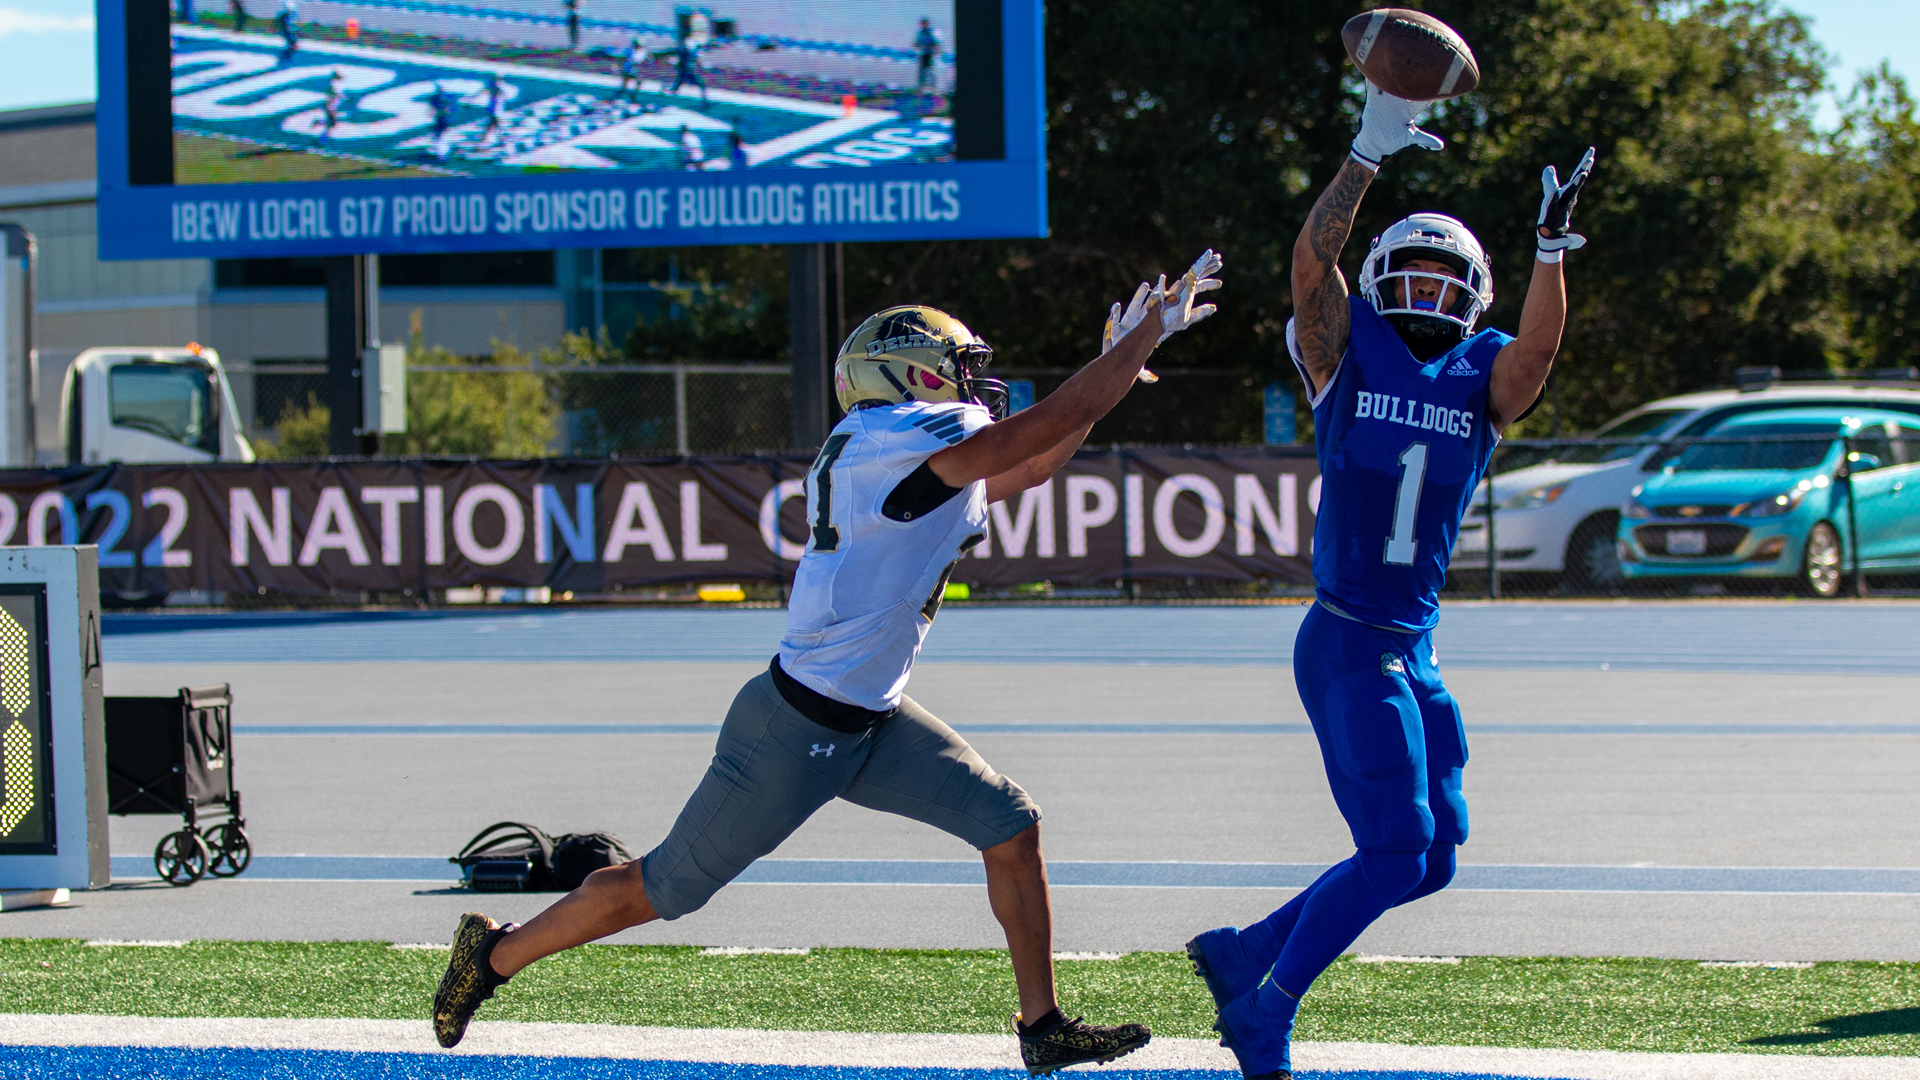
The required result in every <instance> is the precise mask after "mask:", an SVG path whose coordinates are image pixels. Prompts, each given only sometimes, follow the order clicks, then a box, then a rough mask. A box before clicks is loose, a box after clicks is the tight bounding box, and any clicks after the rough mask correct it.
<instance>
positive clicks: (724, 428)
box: [228, 360, 1261, 457]
mask: <svg viewBox="0 0 1920 1080" xmlns="http://www.w3.org/2000/svg"><path fill="white" fill-rule="evenodd" d="M228 371H229V374H230V375H231V376H232V377H233V383H234V389H235V397H236V399H237V405H238V407H239V409H240V414H241V416H242V417H243V418H244V419H245V423H244V425H243V426H244V427H245V429H246V432H247V435H248V436H249V437H250V438H254V439H258V440H261V441H263V442H266V443H278V442H280V441H282V440H281V432H280V428H281V425H282V424H283V422H284V421H286V420H288V419H289V418H297V417H300V416H301V415H303V414H306V413H308V412H309V411H310V410H311V409H312V408H313V406H314V404H315V403H316V402H320V401H324V400H325V386H326V377H327V366H326V364H325V363H323V362H318V361H313V360H255V361H253V362H252V363H243V364H233V365H229V367H228ZM407 371H408V374H409V376H410V378H412V379H413V380H414V383H415V386H416V387H418V386H420V385H423V384H421V383H420V381H419V380H420V378H421V377H422V376H425V377H428V378H430V379H433V380H443V379H445V378H446V377H449V376H452V377H459V378H464V379H467V380H470V381H471V384H472V385H474V386H481V385H485V384H489V383H491V382H499V381H501V380H503V379H505V378H509V377H516V376H517V377H521V378H525V377H527V376H535V377H537V378H538V379H539V380H540V384H541V387H542V388H543V392H544V394H545V397H546V399H547V401H548V402H549V403H550V404H551V406H552V408H553V410H554V413H555V415H554V423H553V432H552V437H551V438H550V439H548V440H547V444H546V446H545V448H544V449H545V452H546V454H547V455H549V456H557V457H569V456H570V457H608V456H656V455H661V454H723V453H752V452H764V451H776V450H787V449H790V448H791V447H792V446H793V434H792V414H793V387H792V373H791V369H790V368H789V367H788V365H786V364H784V363H753V362H742V363H705V362H699V363H679V364H580V365H555V364H520V365H514V364H484V363H474V364H410V365H408V368H407ZM994 374H995V375H997V376H1000V377H1003V378H1006V379H1009V380H1025V381H1027V382H1030V383H1031V384H1032V398H1033V400H1039V399H1041V398H1044V397H1045V396H1046V395H1047V394H1049V393H1051V392H1053V390H1054V389H1056V388H1057V387H1058V386H1059V385H1060V384H1061V383H1063V382H1065V381H1066V380H1067V378H1068V377H1069V376H1071V375H1072V374H1073V369H1071V368H1058V369H1056V368H1042V369H1015V370H1011V371H997V372H995V373H994ZM1161 376H1162V378H1161V381H1160V382H1159V383H1158V384H1156V385H1155V386H1153V387H1152V388H1151V390H1150V391H1149V392H1144V393H1136V394H1131V395H1129V396H1128V397H1127V399H1126V400H1125V401H1122V402H1121V404H1120V406H1119V407H1118V408H1116V409H1115V410H1114V411H1113V413H1112V414H1111V415H1109V416H1108V417H1107V418H1106V419H1104V420H1102V421H1101V422H1100V423H1099V424H1098V425H1097V426H1096V427H1095V428H1094V429H1093V433H1092V435H1091V436H1090V440H1091V441H1092V442H1094V443H1096V444H1097V443H1130V444H1133V443H1137V444H1162V445H1164V444H1183V443H1192V444H1200V445H1212V444H1224V443H1236V442H1242V441H1246V440H1248V439H1251V438H1253V437H1255V436H1257V434H1258V433H1259V430H1260V422H1261V398H1260V392H1261V391H1260V387H1258V386H1256V385H1255V384H1254V383H1253V380H1252V379H1251V378H1249V377H1247V376H1245V375H1242V374H1240V373H1238V372H1229V371H1209V370H1180V369H1170V370H1167V371H1164V372H1161ZM1143 389H1144V388H1143ZM412 411H417V410H410V412H412ZM515 456H518V455H517V454H516V455H515Z"/></svg>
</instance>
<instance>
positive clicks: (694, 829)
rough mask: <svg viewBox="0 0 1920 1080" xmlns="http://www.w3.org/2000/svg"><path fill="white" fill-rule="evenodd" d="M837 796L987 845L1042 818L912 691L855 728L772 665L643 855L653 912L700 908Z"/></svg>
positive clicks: (738, 703)
mask: <svg viewBox="0 0 1920 1080" xmlns="http://www.w3.org/2000/svg"><path fill="white" fill-rule="evenodd" d="M835 797H838V798H842V799H845V800H847V801H848V802H850V803H853V804H855V805H857V806H865V807H869V808H871V809H874V810H884V811H886V812H887V813H890V814H899V815H900V816H902V817H908V818H912V819H913V820H915V821H924V822H926V823H927V824H928V825H931V826H933V827H934V828H936V829H939V830H941V831H942V832H947V833H952V834H953V835H954V836H957V837H959V838H960V839H962V840H965V841H966V842H967V843H969V844H972V845H973V846H974V847H975V848H977V849H979V850H982V851H984V850H986V849H987V848H990V847H993V846H994V845H996V844H1001V843H1004V842H1006V841H1008V840H1011V839H1013V838H1014V837H1015V836H1018V835H1019V834H1020V833H1022V832H1024V831H1026V830H1027V828H1028V827H1030V826H1032V825H1033V824H1035V823H1036V822H1038V821H1039V820H1040V808H1039V807H1037V806H1035V805H1034V804H1033V800H1032V799H1031V798H1029V797H1028V796H1027V793H1026V792H1025V791H1024V790H1022V789H1021V787H1020V785H1019V784H1016V783H1014V782H1013V781H1011V780H1009V779H1007V778H1006V777H1004V776H1001V775H1000V774H999V773H997V772H994V771H993V769H992V768H991V767H989V766H988V765H987V763H986V762H985V761H983V760H981V758H980V755H979V754H977V753H975V752H974V749H973V747H971V746H968V745H967V743H966V740H964V739H962V738H961V737H960V736H959V735H957V734H955V733H954V730H953V729H952V728H950V727H948V726H947V725H945V724H943V723H941V722H940V720H939V718H938V717H935V716H934V715H933V714H932V713H930V712H928V711H927V710H925V709H923V708H921V707H920V706H919V705H918V704H915V703H914V701H913V699H912V698H906V697H903V698H901V699H900V709H899V711H898V712H896V713H894V714H893V715H892V716H891V717H889V718H888V719H887V720H885V721H884V722H882V723H881V724H880V725H879V726H878V727H876V728H873V729H872V730H870V731H863V732H861V733H859V734H857V735H849V734H847V733H845V732H841V731H834V730H832V729H831V728H824V727H821V726H820V725H819V724H816V723H814V722H813V721H811V720H809V719H807V718H806V717H805V716H803V715H801V714H800V712H799V711H798V710H796V709H795V708H794V707H793V706H791V705H789V704H787V702H786V699H785V698H782V697H781V696H780V692H779V691H778V690H777V689H775V688H774V685H773V676H772V675H771V674H770V673H768V672H764V671H763V672H761V673H760V674H759V675H756V676H754V677H753V679H751V680H750V681H748V683H747V685H745V686H743V687H741V688H740V693H739V695H738V696H736V697H735V698H734V699H733V707H732V708H731V709H729V710H728V711H727V719H726V723H724V724H722V725H721V727H720V742H719V745H718V746H716V747H715V748H714V753H713V764H711V765H709V766H707V774H706V776H704V777H702V778H701V780H700V786H699V787H698V788H696V789H694V792H693V797H692V798H691V799H688V800H687V805H686V808H685V809H683V810H681V811H680V818H679V820H677V821H675V822H674V823H673V830H672V831H671V832H669V833H668V834H667V838H666V839H665V840H662V841H661V842H660V846H659V847H656V848H654V849H653V850H652V851H650V852H648V853H647V854H646V856H645V857H644V858H642V859H641V860H640V876H641V878H642V879H643V880H644V881H645V882H646V888H647V899H648V900H649V901H650V902H651V903H652V904H653V910H654V911H656V912H658V913H659V915H660V917H661V918H663V919H677V918H679V917H680V916H682V915H685V914H688V913H689V912H693V911H698V910H699V909H700V908H701V907H702V906H703V905H705V904H706V902H707V901H708V900H710V899H712V897H713V894H714V893H716V892H719V891H720V887H721V886H723V885H725V884H726V883H727V882H729V881H732V880H733V879H734V878H736V877H739V876H740V873H741V871H743V870H745V869H746V868H747V867H748V866H749V865H751V864H752V863H753V861H754V860H755V859H758V858H760V857H761V856H763V855H765V854H767V853H768V852H770V851H772V850H773V849H774V848H776V847H778V846H780V842H781V841H783V840H785V839H786V838H787V837H788V836H791V835H792V834H793V831H794V830H795V829H798V828H799V827H800V825H801V823H802V822H804V821H806V820H807V818H809V817H811V816H812V815H813V812H814V811H815V810H818V809H820V808H821V807H822V806H825V805H826V804H827V801H828V800H830V799H833V798H835Z"/></svg>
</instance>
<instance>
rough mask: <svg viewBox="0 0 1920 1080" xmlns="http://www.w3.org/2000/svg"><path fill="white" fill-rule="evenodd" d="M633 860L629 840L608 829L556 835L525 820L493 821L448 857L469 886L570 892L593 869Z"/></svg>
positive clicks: (488, 888)
mask: <svg viewBox="0 0 1920 1080" xmlns="http://www.w3.org/2000/svg"><path fill="white" fill-rule="evenodd" d="M632 860H633V853H632V852H631V851H628V850H627V845H625V844H623V843H621V842H620V839H619V838H618V837H616V836H614V835H613V834H611V833H600V832H594V833H566V834H564V835H561V836H558V837H554V836H549V835H547V834H546V833H545V832H543V831H541V830H540V829H539V828H536V827H535V826H532V825H528V824H525V823H523V822H518V821H497V822H495V823H493V824H492V825H489V826H487V827H486V828H484V829H481V830H480V832H479V833H478V834H477V835H475V836H474V838H473V839H472V840H469V841H467V846H466V847H463V848H461V849H460V854H458V855H455V856H453V857H452V858H450V859H448V860H447V861H448V862H451V863H455V864H457V865H458V866H459V867H460V869H461V873H462V875H463V877H464V878H465V881H466V885H467V887H468V888H470V889H477V890H481V891H484V892H503V891H525V892H572V891H573V890H574V889H577V888H579V887H580V883H581V882H583V881H585V880H586V879H587V875H588V874H591V873H593V872H594V871H595V870H599V869H602V868H604V867H608V866H617V865H619V864H621V863H624V862H631V861H632Z"/></svg>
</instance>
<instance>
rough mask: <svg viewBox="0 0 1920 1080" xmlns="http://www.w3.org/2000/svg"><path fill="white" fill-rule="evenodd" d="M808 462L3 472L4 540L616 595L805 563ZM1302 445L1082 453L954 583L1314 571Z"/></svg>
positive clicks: (249, 575) (173, 568) (243, 581)
mask: <svg viewBox="0 0 1920 1080" xmlns="http://www.w3.org/2000/svg"><path fill="white" fill-rule="evenodd" d="M808 464H809V462H808V461H807V460H806V459H804V458H798V457H765V456H756V457H727V458H673V459H668V460H662V461H637V460H636V461H628V460H550V461H356V462H338V463H330V462H306V463H298V464H258V465H107V466H98V467H92V468H72V469H47V470H7V471H0V544H15V545H18V544H25V545H44V544H74V543H87V544H97V545H99V547H100V578H101V585H102V586H103V587H104V588H106V589H108V590H111V591H117V592H120V593H122V594H130V593H157V592H163V591H173V590H183V589H198V590H204V591H207V592H235V591H244V592H266V591H271V592H279V593H328V592H335V591H348V590H351V591H362V590H366V591H380V592H393V593H400V592H403V591H408V590H411V591H413V592H414V593H415V594H422V593H425V592H426V591H428V590H434V589H444V588H448V587H464V586H471V585H507V586H515V585H518V586H529V585H532V586H539V585H546V586H551V587H552V588H554V589H556V590H574V591H578V592H598V591H601V590H603V589H610V588H612V587H614V586H616V585H617V586H621V587H626V588H630V587H635V586H647V585H662V584H672V583H676V582H693V581H709V582H711V581H779V580H785V579H788V578H791V577H792V575H793V567H794V561H795V560H796V559H798V558H799V557H800V551H801V544H802V543H803V542H804V539H805V537H806V527H805V521H804V510H803V505H802V504H803V503H804V502H805V475H806V469H807V466H808ZM1318 495H1319V481H1318V470H1317V468H1316V465H1315V462H1314V459H1313V457H1312V456H1311V454H1310V453H1307V452H1305V451H1303V450H1292V449H1288V448H1271V449H1268V448H1261V447H1248V448H1233V449H1219V450H1180V449H1154V450H1105V451H1083V452H1082V453H1080V454H1079V455H1077V456H1076V457H1075V458H1074V459H1073V460H1072V461H1071V462H1069V463H1068V464H1067V466H1066V467H1065V468H1064V469H1062V470H1060V472H1059V473H1058V474H1057V475H1055V476H1054V478H1053V479H1052V480H1051V481H1049V482H1048V483H1047V484H1045V485H1042V486H1041V487H1038V488H1034V489H1031V490H1029V491H1027V492H1024V493H1023V494H1021V495H1019V496H1016V497H1015V498H1013V499H1012V500H1009V501H1008V502H1002V503H995V504H994V505H993V506H992V508H991V509H990V511H989V518H990V521H989V527H988V540H987V542H986V543H985V544H982V545H980V546H979V547H978V548H976V549H975V551H974V554H973V555H972V556H969V557H968V558H966V559H964V560H962V562H961V565H960V566H958V567H956V568H955V570H954V575H953V580H955V581H961V582H967V583H971V584H978V585H1012V584H1018V583H1021V582H1031V581H1041V580H1050V581H1053V582H1055V583H1059V584H1072V583H1095V582H1099V583H1112V582H1115V581H1124V580H1150V579H1166V578H1180V579H1185V578H1195V579H1208V580H1214V581H1252V580H1259V579H1273V580H1281V581H1294V582H1301V583H1305V582H1308V581H1311V580H1312V571H1311V567H1310V565H1309V562H1308V559H1309V555H1308V552H1309V551H1310V549H1311V537H1312V533H1313V507H1314V506H1315V505H1317V503H1318Z"/></svg>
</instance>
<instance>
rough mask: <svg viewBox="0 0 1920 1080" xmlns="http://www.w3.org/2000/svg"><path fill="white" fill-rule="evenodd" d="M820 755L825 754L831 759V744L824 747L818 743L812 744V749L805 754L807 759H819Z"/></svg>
mask: <svg viewBox="0 0 1920 1080" xmlns="http://www.w3.org/2000/svg"><path fill="white" fill-rule="evenodd" d="M821 754H825V755H826V756H828V757H832V756H833V744H832V743H828V744H827V745H825V746H821V745H820V744H819V743H814V744H813V749H812V750H810V751H808V752H807V756H808V757H819V756H820V755H821Z"/></svg>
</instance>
